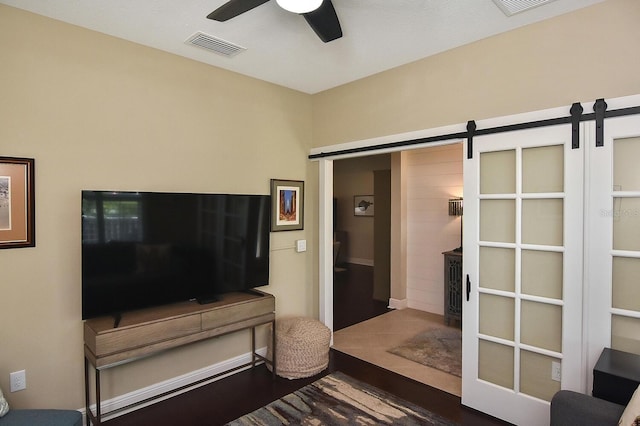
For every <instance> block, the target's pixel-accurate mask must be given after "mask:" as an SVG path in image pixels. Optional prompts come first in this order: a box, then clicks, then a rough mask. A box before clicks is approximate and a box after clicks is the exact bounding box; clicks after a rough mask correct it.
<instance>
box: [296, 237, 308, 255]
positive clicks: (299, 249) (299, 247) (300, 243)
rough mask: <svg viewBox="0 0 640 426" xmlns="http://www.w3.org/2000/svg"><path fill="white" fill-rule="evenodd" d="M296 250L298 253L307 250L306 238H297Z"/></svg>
mask: <svg viewBox="0 0 640 426" xmlns="http://www.w3.org/2000/svg"><path fill="white" fill-rule="evenodd" d="M296 251H297V252H298V253H300V252H303V251H307V240H297V241H296Z"/></svg>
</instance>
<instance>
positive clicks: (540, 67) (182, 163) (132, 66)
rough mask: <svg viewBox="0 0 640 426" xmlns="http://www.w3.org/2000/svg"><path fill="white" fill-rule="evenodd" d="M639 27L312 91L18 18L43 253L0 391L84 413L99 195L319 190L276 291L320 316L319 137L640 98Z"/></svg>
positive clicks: (182, 354)
mask: <svg viewBox="0 0 640 426" xmlns="http://www.w3.org/2000/svg"><path fill="white" fill-rule="evenodd" d="M639 18H640V2H637V1H636V0H609V1H607V2H605V3H602V4H599V5H596V6H593V7H590V8H587V9H585V10H581V11H578V12H575V13H573V14H569V15H565V16H561V17H558V18H556V19H552V20H549V21H546V22H542V23H539V24H535V25H531V26H529V27H526V28H522V29H519V30H515V31H511V32H509V33H506V34H503V35H499V36H495V37H491V38H489V39H486V40H482V41H479V42H477V43H473V44H470V45H468V46H464V47H461V48H458V49H455V50H452V51H449V52H445V53H442V54H440V55H437V56H435V57H432V58H429V59H425V60H422V61H418V62H415V63H412V64H408V65H405V66H403V67H400V68H397V69H394V70H391V71H388V72H385V73H382V74H378V75H375V76H372V77H370V78H367V79H363V80H361V81H357V82H354V83H351V84H348V85H345V86H342V87H338V88H336V89H333V90H329V91H327V92H324V93H320V94H317V95H314V96H309V95H304V94H301V93H297V92H294V91H291V90H287V89H283V88H280V87H276V86H274V85H271V84H267V83H262V82H258V81H256V80H252V79H249V78H245V77H242V76H239V75H236V74H233V73H230V72H226V71H223V70H219V69H216V68H213V67H209V66H206V65H203V64H199V63H196V62H193V61H189V60H186V59H181V58H177V57H175V56H172V55H169V54H167V53H163V52H160V51H156V50H153V49H148V48H144V47H141V46H138V45H135V44H132V43H128V42H124V41H122V40H118V39H115V38H111V37H107V36H104V35H101V34H97V33H94V32H90V31H86V30H83V29H79V28H77V27H73V26H70V25H66V24H62V23H59V22H55V21H52V20H48V19H44V18H40V17H38V16H35V15H32V14H29V13H26V12H21V11H18V10H15V9H12V8H9V7H6V6H0V63H1V66H0V93H1V94H2V96H1V97H0V117H2V125H1V126H0V155H11V156H23V157H32V158H35V159H36V193H37V194H36V205H37V219H36V225H37V244H38V245H37V247H35V248H25V249H16V250H3V251H2V253H0V271H1V278H0V291H1V294H2V297H1V299H0V300H2V309H0V323H1V324H2V327H0V342H2V357H1V358H0V386H2V387H3V388H5V389H7V388H8V379H9V372H11V371H15V370H20V369H26V370H27V383H28V388H27V390H25V391H21V392H18V393H13V394H11V393H8V398H9V401H10V402H11V403H13V405H14V406H15V407H43V406H48V407H59V408H78V407H81V406H82V405H83V399H82V387H83V386H82V335H81V321H80V215H79V210H80V204H79V201H80V200H79V194H80V190H81V189H83V188H95V189H112V188H114V189H148V190H167V191H211V192H218V191H220V192H226V191H231V192H245V193H268V191H269V179H270V178H284V179H300V180H305V182H306V186H305V190H306V197H305V203H306V208H305V214H306V217H305V230H304V231H296V232H283V233H276V234H273V240H272V279H271V281H272V284H271V286H269V287H268V288H267V289H266V290H267V291H270V292H272V293H273V294H275V295H276V299H277V309H278V314H279V315H283V314H288V313H305V314H310V315H317V309H318V308H317V305H318V303H317V278H316V277H317V260H316V259H315V257H316V255H315V240H316V238H317V217H316V214H315V211H316V208H317V198H318V196H317V191H318V185H317V165H316V164H315V163H313V162H309V161H308V160H307V155H308V153H309V149H310V147H311V146H312V142H311V137H312V136H313V146H324V145H329V144H336V143H342V142H348V141H353V140H361V139H365V138H370V137H378V136H383V135H388V134H396V133H400V132H405V131H411V130H418V129H426V128H433V127H438V126H441V125H445V124H452V123H464V122H466V121H467V120H469V119H482V118H486V117H495V116H502V115H509V114H514V113H518V112H525V111H532V110H538V109H542V108H547V107H555V106H561V105H570V104H571V103H572V102H574V101H576V100H593V99H595V98H599V97H605V98H611V97H617V96H624V95H631V94H638V93H640V79H638V78H637V71H638V69H639V65H640V55H638V54H637V51H636V50H637V49H636V46H638V45H639V44H640V26H638V25H637V22H638V21H639ZM301 238H306V239H307V240H308V245H307V247H308V251H307V252H306V253H303V254H299V253H295V251H294V250H293V242H294V240H296V239H301ZM285 269H286V272H285ZM393 291H394V293H393V294H392V297H398V298H399V297H401V296H400V295H401V290H395V285H394V290H393ZM245 337H246V336H238V337H231V338H226V339H221V340H219V341H216V342H214V343H213V344H200V345H195V346H192V347H189V348H188V349H186V350H179V351H172V352H170V353H168V354H166V355H163V356H159V357H154V358H152V359H149V360H145V361H141V362H139V363H136V364H129V365H128V366H125V367H123V368H121V369H118V372H117V373H116V374H115V375H114V376H116V377H115V379H116V380H113V379H114V377H110V375H108V376H107V377H105V388H106V389H105V397H109V396H111V395H118V394H122V393H124V392H127V391H130V390H133V389H135V388H136V387H138V386H144V385H147V384H152V383H155V382H157V381H159V380H163V379H166V378H169V377H173V376H174V375H176V374H180V373H183V372H188V371H192V370H195V369H197V368H200V367H202V366H206V365H210V364H213V363H215V362H217V361H219V360H222V359H227V358H229V357H231V356H233V355H237V354H239V353H243V352H245V351H246V350H247V349H246V346H245V345H246V339H245Z"/></svg>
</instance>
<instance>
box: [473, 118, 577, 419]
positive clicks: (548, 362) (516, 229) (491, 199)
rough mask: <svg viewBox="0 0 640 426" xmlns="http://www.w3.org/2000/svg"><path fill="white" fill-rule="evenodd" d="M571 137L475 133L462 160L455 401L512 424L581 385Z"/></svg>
mask: <svg viewBox="0 0 640 426" xmlns="http://www.w3.org/2000/svg"><path fill="white" fill-rule="evenodd" d="M579 126H580V127H581V128H583V127H584V125H583V124H580V125H579ZM571 135H572V131H571V126H570V125H568V124H567V125H555V126H549V127H543V128H534V129H528V130H518V131H511V132H505V133H498V134H493V135H485V136H479V137H478V136H476V137H475V138H474V139H473V155H472V158H471V159H466V160H465V161H464V198H465V206H464V207H465V221H464V227H465V229H464V233H463V235H464V274H466V276H467V277H468V278H467V279H468V281H469V289H470V292H469V296H468V297H469V300H468V301H467V302H466V303H465V304H464V309H463V374H462V377H463V389H462V402H463V404H465V405H468V406H470V407H472V408H475V409H477V410H480V411H483V412H486V413H488V414H491V415H493V416H496V417H499V418H501V419H504V420H507V421H509V422H511V423H514V424H519V425H525V424H541V425H542V424H549V401H550V400H551V397H552V396H553V394H554V393H555V392H556V391H558V390H560V389H561V388H563V389H574V390H580V389H581V388H582V387H583V385H584V376H583V374H582V371H583V369H582V365H583V362H582V349H581V348H582V292H583V290H582V258H583V252H582V247H583V246H582V235H583V227H582V225H583V222H582V218H583V214H582V207H583V165H584V159H583V155H584V149H583V144H580V148H578V149H572V146H571V145H572V141H571Z"/></svg>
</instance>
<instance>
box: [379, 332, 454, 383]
mask: <svg viewBox="0 0 640 426" xmlns="http://www.w3.org/2000/svg"><path fill="white" fill-rule="evenodd" d="M388 352H391V353H392V354H394V355H399V356H401V357H403V358H406V359H408V360H411V361H414V362H417V363H420V364H422V365H426V366H427V367H432V368H436V369H438V370H441V371H444V372H446V373H449V374H453V375H455V376H458V377H462V332H461V331H460V330H459V329H457V328H431V329H428V330H426V331H423V332H421V333H420V334H418V335H416V336H414V337H412V338H411V339H409V340H407V341H406V342H404V343H403V344H402V345H400V346H398V347H395V348H392V349H389V350H388Z"/></svg>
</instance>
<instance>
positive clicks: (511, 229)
mask: <svg viewBox="0 0 640 426" xmlns="http://www.w3.org/2000/svg"><path fill="white" fill-rule="evenodd" d="M480 240H481V241H497V242H503V243H514V242H515V241H516V202H515V201H514V200H481V201H480Z"/></svg>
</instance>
